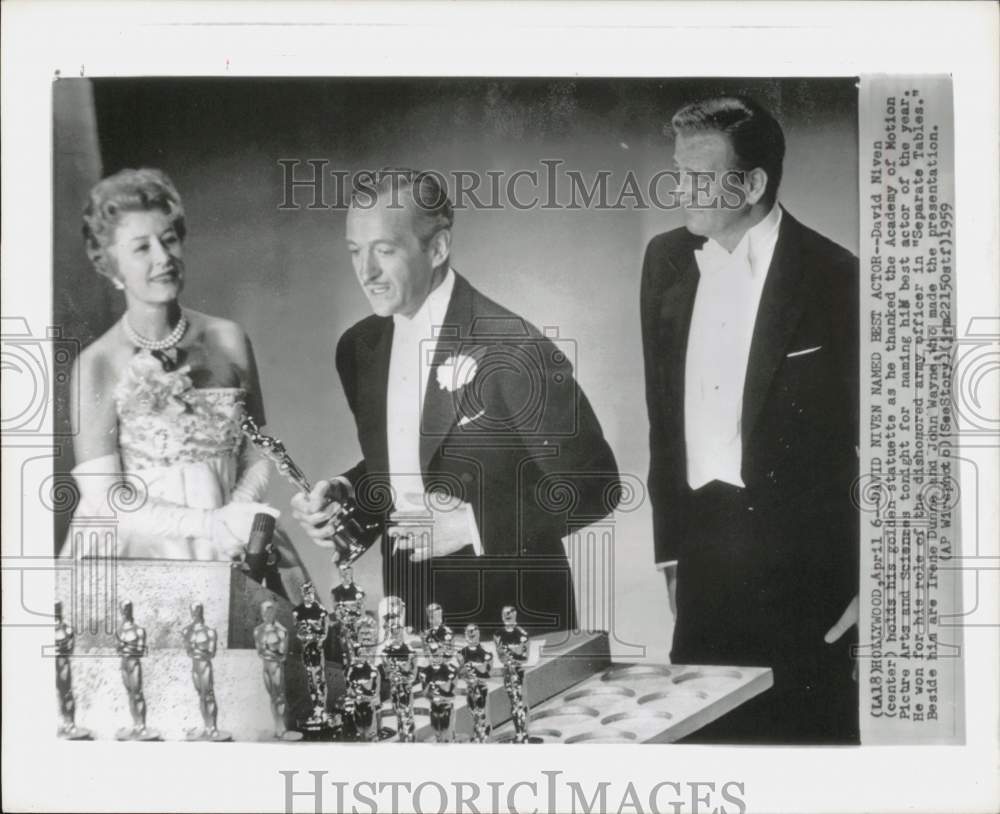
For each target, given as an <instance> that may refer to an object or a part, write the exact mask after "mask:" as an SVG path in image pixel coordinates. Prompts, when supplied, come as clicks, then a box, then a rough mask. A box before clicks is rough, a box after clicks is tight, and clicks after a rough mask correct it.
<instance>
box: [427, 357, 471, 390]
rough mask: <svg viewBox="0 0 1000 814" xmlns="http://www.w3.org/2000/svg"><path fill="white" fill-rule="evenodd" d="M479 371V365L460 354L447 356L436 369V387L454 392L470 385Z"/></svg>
mask: <svg viewBox="0 0 1000 814" xmlns="http://www.w3.org/2000/svg"><path fill="white" fill-rule="evenodd" d="M478 370H479V363H478V362H477V361H476V360H475V359H474V358H473V357H471V356H466V355H464V354H462V353H459V354H456V355H454V356H449V357H448V358H447V359H445V360H444V361H443V362H442V363H441V364H440V365H438V369H437V382H438V387H440V388H441V389H442V390H448V391H449V392H454V391H456V390H461V389H462V388H463V387H465V386H466V385H467V384H469V383H471V382H472V380H473V379H474V378H475V377H476V372H477V371H478Z"/></svg>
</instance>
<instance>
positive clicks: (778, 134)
mask: <svg viewBox="0 0 1000 814" xmlns="http://www.w3.org/2000/svg"><path fill="white" fill-rule="evenodd" d="M670 125H671V127H672V128H673V131H674V133H675V134H683V135H687V134H690V133H699V132H709V131H714V132H717V133H722V134H723V135H726V136H728V137H729V143H730V144H732V145H733V152H734V153H735V154H736V161H737V163H738V164H739V166H738V167H734V169H740V170H752V169H756V168H757V167H760V168H761V169H762V170H764V172H766V173H767V188H766V189H765V190H764V199H765V201H767V202H768V203H774V201H775V199H776V198H777V196H778V185H779V184H780V183H781V167H782V162H783V161H784V160H785V134H784V133H783V132H782V131H781V125H780V124H778V122H777V120H776V119H775V118H774V116H772V115H771V114H770V113H769V112H768V111H767V110H765V109H764V108H763V107H761V106H760V105H759V104H757V103H756V102H755V101H753V99H749V98H747V97H745V96H720V97H717V98H714V99H705V100H703V101H700V102H693V103H691V104H689V105H685V106H684V107H682V108H681V109H680V110H678V111H677V112H676V113H675V114H674V117H673V119H671V121H670Z"/></svg>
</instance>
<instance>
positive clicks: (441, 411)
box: [420, 272, 473, 473]
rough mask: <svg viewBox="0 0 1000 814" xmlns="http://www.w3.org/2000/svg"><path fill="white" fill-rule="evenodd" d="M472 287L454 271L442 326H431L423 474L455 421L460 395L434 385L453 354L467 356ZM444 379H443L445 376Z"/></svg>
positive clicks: (422, 426)
mask: <svg viewBox="0 0 1000 814" xmlns="http://www.w3.org/2000/svg"><path fill="white" fill-rule="evenodd" d="M472 299H473V289H472V286H471V285H469V283H468V282H466V280H465V278H464V277H461V276H460V275H459V274H458V273H457V272H455V287H454V288H453V289H452V292H451V301H450V302H449V303H448V310H447V312H446V313H445V318H444V324H443V325H441V326H435V330H437V331H438V341H437V345H436V347H435V351H434V358H433V359H432V360H431V364H430V369H429V371H428V381H427V382H426V385H427V386H426V389H425V391H424V404H423V410H422V412H421V416H420V467H421V470H422V471H423V472H425V473H426V472H427V467H428V466H429V465H430V462H431V459H432V458H433V457H434V453H436V452H437V450H438V448H439V447H440V446H441V443H442V442H443V441H444V439H445V438H446V437H447V436H448V435H449V434H450V433H451V431H452V430H453V429H454V428H455V425H456V423H457V422H458V420H459V413H460V410H459V406H460V404H461V401H462V399H461V398H460V393H458V392H455V391H452V390H447V389H445V388H443V387H441V385H440V384H439V383H438V368H439V367H440V366H441V364H442V363H443V362H444V361H445V360H446V359H448V358H450V357H453V356H455V355H457V354H460V353H461V354H465V355H470V354H471V348H470V347H469V344H468V338H469V335H470V333H471V327H472V312H473V306H472ZM446 378H447V377H446Z"/></svg>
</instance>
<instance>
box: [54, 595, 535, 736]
mask: <svg viewBox="0 0 1000 814" xmlns="http://www.w3.org/2000/svg"><path fill="white" fill-rule="evenodd" d="M302 593H303V601H302V604H300V605H299V606H297V607H296V608H295V610H294V611H293V616H294V618H295V623H296V635H297V638H298V639H299V640H300V642H301V643H302V661H303V666H304V667H305V670H306V676H307V682H308V685H309V694H310V698H311V701H312V714H311V715H310V716H309V718H308V719H306V720H305V721H302V722H300V725H299V727H298V729H299V730H302V731H295V730H289V729H287V728H286V726H285V718H286V705H287V702H286V694H285V660H286V658H287V655H288V631H287V629H286V628H285V627H284V625H282V624H281V623H280V622H278V621H277V607H276V605H275V603H274V602H271V601H269V600H268V601H265V602H263V603H262V604H261V607H260V611H261V617H262V621H261V623H260V624H259V625H257V627H256V628H255V629H254V641H255V645H256V649H257V653H258V655H259V657H260V659H261V663H262V665H263V678H264V686H265V688H266V689H267V692H268V695H269V697H270V702H271V713H272V717H273V720H274V737H275V738H277V739H281V740H288V741H294V740H300V739H301V738H302V737H303V732H305V733H306V734H310V735H312V736H314V737H319V738H321V739H340V738H346V739H356V740H365V741H371V740H379V739H384V738H386V737H391V735H392V734H395V733H392V732H387V731H386V730H385V729H383V728H381V727H380V726H379V720H380V718H381V710H380V707H381V681H382V677H383V676H384V677H385V680H387V681H388V684H389V690H390V692H389V696H390V701H391V707H392V711H393V713H394V714H395V717H396V721H397V731H398V738H399V740H400V741H403V742H412V741H413V740H415V726H414V712H413V698H414V689H415V687H416V686H417V685H420V686H421V687H422V689H423V693H424V695H425V696H426V697H427V698H428V700H429V701H430V717H431V726H432V729H433V731H434V736H435V739H436V740H438V741H442V742H444V741H450V740H453V738H454V720H453V707H454V698H455V693H456V684H457V682H458V680H459V679H460V678H461V679H464V681H465V694H466V699H467V703H468V706H469V709H470V712H471V715H472V720H473V732H472V733H471V736H470V739H471V740H473V741H475V742H485V741H486V740H488V738H489V735H490V729H491V727H490V722H489V718H488V710H487V704H486V701H487V695H488V688H487V684H486V682H487V679H488V678H489V676H490V673H491V670H492V660H493V656H492V654H491V653H490V652H489V651H487V650H486V649H485V648H483V647H482V645H481V644H480V641H479V630H478V628H477V627H476V626H475V625H470V626H468V627H467V628H466V644H465V646H464V647H462V648H461V649H460V650H459V651H457V652H456V651H455V649H454V637H453V635H452V632H451V630H450V629H449V628H448V627H447V626H446V625H443V624H442V623H441V618H442V610H441V608H440V606H437V605H431V606H429V607H428V619H429V622H430V625H429V626H428V628H427V629H426V630H425V631H424V634H423V636H422V641H423V645H424V646H423V648H420V647H418V648H413V647H411V646H410V645H409V644H408V643H407V641H406V638H407V629H406V628H405V627H404V625H403V621H404V614H405V608H404V606H403V603H402V602H401V601H399V600H398V599H395V598H392V597H390V598H389V600H390V602H389V605H388V607H389V608H390V609H391V610H390V612H388V613H386V614H384V615H383V621H384V629H385V632H386V634H387V639H388V641H387V644H386V645H385V646H384V647H383V648H382V651H381V658H377V657H376V652H375V650H376V644H377V623H376V622H375V620H374V619H372V618H371V617H370V616H367V615H360V616H359V617H358V622H357V624H354V625H345V624H342V625H341V628H342V630H350V633H349V634H346V635H345V639H347V641H345V642H344V644H346V645H347V647H346V649H345V650H344V651H343V652H344V653H345V678H346V681H347V691H346V693H345V696H344V698H343V701H342V709H341V710H340V716H339V717H340V719H341V720H340V724H339V725H337V724H336V723H335V722H334V718H333V715H331V714H330V712H328V711H327V709H326V675H325V672H326V671H325V663H324V655H323V646H322V645H323V642H324V640H325V638H326V635H327V632H328V619H329V614H328V613H327V612H326V610H325V608H323V607H322V605H320V604H319V603H318V602H317V601H316V597H315V591H314V589H313V587H312V585H310V584H309V583H306V584H305V585H303V588H302ZM360 606H361V603H360V602H357V603H356V605H355V607H356V608H359V607H360ZM120 614H121V620H120V624H119V626H118V630H117V631H116V634H115V642H116V650H117V652H118V655H119V656H120V658H121V675H122V682H123V684H124V687H125V691H126V694H127V696H128V705H129V711H130V713H131V716H132V725H131V726H126V727H123V728H121V729H119V730H118V731H117V732H116V738H117V739H118V740H139V741H158V740H162V736H161V735H160V733H159V732H158V731H157V730H155V729H153V728H152V727H150V726H148V725H147V723H146V700H145V695H144V693H143V676H142V658H143V657H144V656H145V655H146V654H147V652H148V647H147V641H146V631H145V629H144V628H142V627H140V626H139V625H138V624H136V622H135V619H134V615H133V606H132V603H131V602H130V601H127V600H126V601H123V602H122V603H121V605H120ZM502 619H503V623H504V628H503V630H501V631H500V632H499V633H497V634H496V636H495V637H494V642H495V645H496V650H497V653H498V655H499V656H500V660H501V662H502V664H503V676H504V687H505V689H506V691H507V693H508V696H509V697H510V701H511V710H512V719H513V723H514V727H515V736H514V738H513V740H514V742H520V743H525V742H528V740H529V739H528V734H527V714H528V710H527V705H526V703H525V702H524V698H523V680H524V670H523V663H524V662H525V661H526V660H527V656H528V636H527V633H526V632H525V631H524V630H523V629H522V628H520V627H519V626H518V625H517V615H516V611H515V610H514V608H513V607H507V608H504V610H503V614H502ZM55 620H56V622H55V649H56V693H57V698H58V702H59V716H60V724H59V728H58V735H59V736H60V737H61V738H65V739H69V740H90V739H93V737H94V735H93V733H92V732H91V731H90V730H88V729H86V728H84V727H81V726H77V724H76V701H75V697H74V694H73V684H72V672H71V664H70V661H71V659H70V657H71V656H72V654H73V650H74V646H75V635H74V631H73V628H72V627H71V626H70V625H69V624H67V623H66V622H65V620H64V619H63V613H62V603H61V602H57V603H56V605H55ZM181 634H182V637H183V640H184V643H185V648H186V650H187V653H188V655H189V656H190V658H191V663H192V678H193V683H194V688H195V691H196V694H197V697H198V703H199V710H200V713H201V716H202V721H203V727H201V728H195V729H192V730H189V731H188V732H187V734H186V739H187V740H197V741H209V742H223V741H229V740H232V736H231V735H230V734H229V733H228V732H225V731H223V730H220V729H219V727H218V714H219V710H218V704H217V702H216V698H215V688H214V677H213V671H212V659H213V658H214V656H215V654H216V650H217V645H218V635H217V633H216V631H215V630H214V629H213V628H210V627H208V625H206V624H205V620H204V608H203V606H202V605H201V604H200V603H194V604H193V605H192V606H191V621H190V623H189V624H187V625H186V626H185V627H184V628H183V629H182V631H181ZM421 649H422V650H424V651H425V654H426V657H427V659H426V660H427V664H425V665H423V666H420V667H418V666H417V660H418V657H419V656H420V655H421V653H420V652H419V651H420V650H421ZM376 661H378V664H377V665H376Z"/></svg>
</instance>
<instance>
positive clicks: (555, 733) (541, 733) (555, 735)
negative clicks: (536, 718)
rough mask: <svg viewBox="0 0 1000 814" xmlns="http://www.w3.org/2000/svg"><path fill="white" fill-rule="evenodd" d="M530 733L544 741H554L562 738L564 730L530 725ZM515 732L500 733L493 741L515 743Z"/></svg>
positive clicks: (531, 735)
mask: <svg viewBox="0 0 1000 814" xmlns="http://www.w3.org/2000/svg"><path fill="white" fill-rule="evenodd" d="M528 735H529V736H530V737H532V738H540V739H541V741H542V742H543V743H553V742H557V741H560V740H562V732H560V731H559V730H558V729H539V728H537V727H534V726H533V727H530V728H529V729H528ZM514 737H515V735H514V733H513V732H505V733H504V734H503V735H498V736H497V737H496V738H494V739H493V743H513V742H514Z"/></svg>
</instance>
